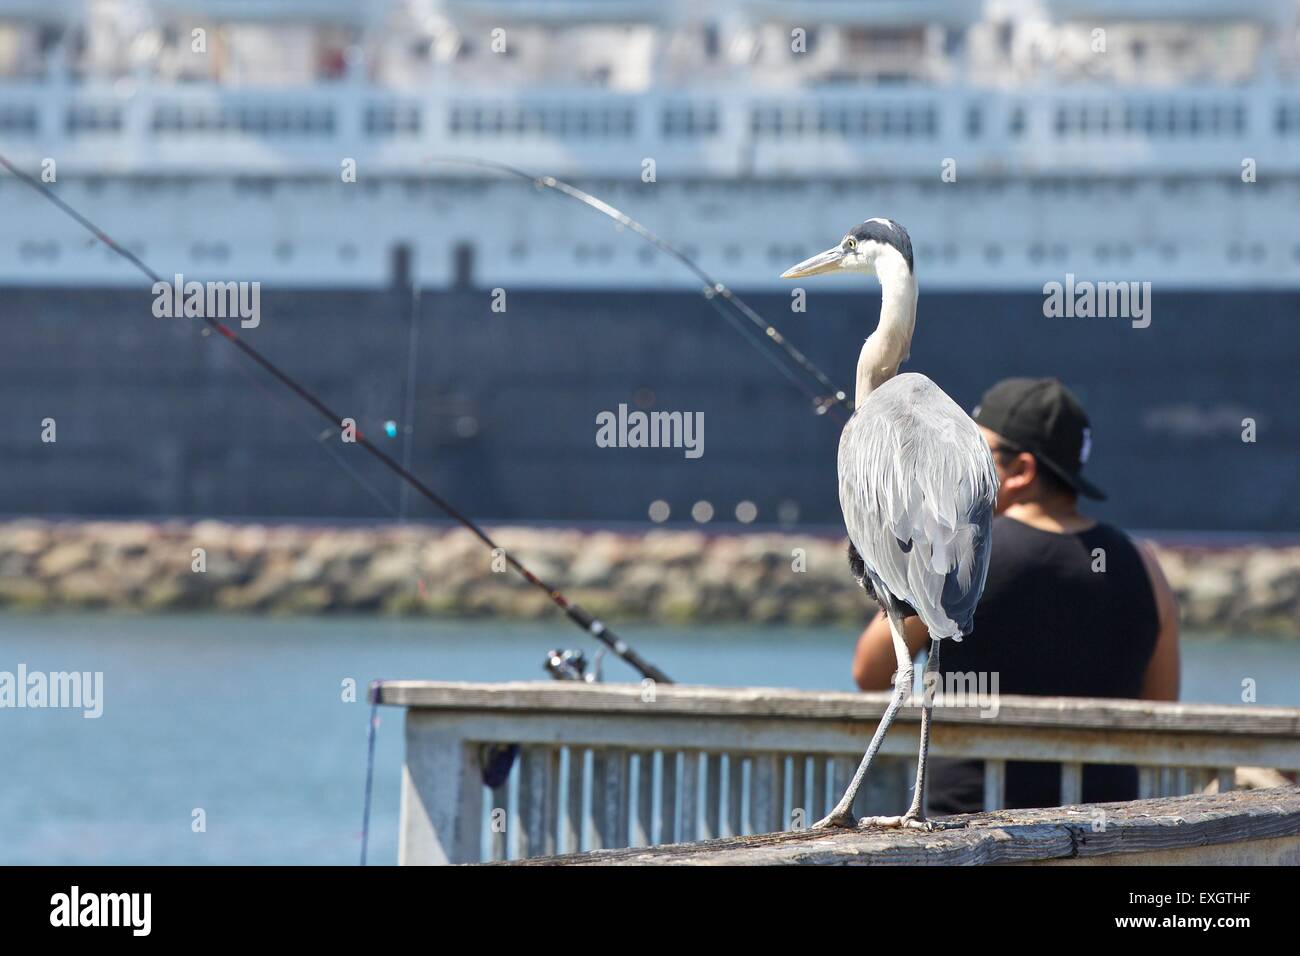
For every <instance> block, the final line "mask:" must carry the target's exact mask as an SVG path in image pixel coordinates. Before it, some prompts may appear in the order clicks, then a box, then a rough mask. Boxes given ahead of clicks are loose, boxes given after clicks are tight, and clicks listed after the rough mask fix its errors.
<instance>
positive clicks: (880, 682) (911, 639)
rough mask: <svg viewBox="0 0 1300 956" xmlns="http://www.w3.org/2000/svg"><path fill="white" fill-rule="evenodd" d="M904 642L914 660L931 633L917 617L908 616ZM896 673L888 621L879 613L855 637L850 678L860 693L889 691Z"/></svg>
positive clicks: (882, 613)
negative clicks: (856, 645)
mask: <svg viewBox="0 0 1300 956" xmlns="http://www.w3.org/2000/svg"><path fill="white" fill-rule="evenodd" d="M903 639H904V640H905V641H906V642H907V649H908V650H909V651H910V652H911V654H912V656H913V657H916V655H917V654H918V653H920V651H921V648H923V647H925V646H926V643H927V642H928V641H929V640H930V632H929V631H927V630H926V628H925V625H924V624H922V623H921V619H920V618H919V617H909V618H908V619H907V620H906V621H905V622H904V623H903ZM896 670H898V658H897V656H896V655H895V654H894V639H893V637H891V636H890V633H889V618H887V617H885V612H884V611H881V612H879V613H878V614H876V618H875V620H873V621H872V622H871V623H870V624H868V625H867V629H866V630H865V631H863V632H862V636H861V637H859V638H858V647H857V650H856V651H854V654H853V679H854V680H855V681H856V682H857V685H858V687H860V688H862V689H863V690H889V682H890V680H891V679H892V678H893V676H894V671H896Z"/></svg>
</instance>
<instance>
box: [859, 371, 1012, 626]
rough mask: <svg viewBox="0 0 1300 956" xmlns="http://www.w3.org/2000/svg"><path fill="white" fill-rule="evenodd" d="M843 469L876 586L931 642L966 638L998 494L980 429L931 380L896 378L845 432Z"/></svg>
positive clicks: (979, 588) (979, 589) (985, 562)
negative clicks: (914, 618) (902, 605)
mask: <svg viewBox="0 0 1300 956" xmlns="http://www.w3.org/2000/svg"><path fill="white" fill-rule="evenodd" d="M839 471H840V507H841V509H842V510H843V512H844V523H845V526H846V527H847V528H848V532H849V539H850V540H851V541H852V542H853V546H854V547H855V548H857V550H858V554H859V555H861V557H862V560H863V563H864V564H865V565H866V567H867V570H868V572H869V573H870V574H871V576H872V579H873V584H880V585H883V586H884V588H885V589H886V590H888V592H889V593H890V594H892V595H893V596H894V597H896V598H898V599H900V600H902V601H906V602H907V603H908V604H910V605H911V606H912V607H913V608H914V609H915V610H916V612H917V614H918V615H919V616H920V618H921V620H922V621H923V622H924V623H925V625H926V627H927V628H928V629H929V631H930V635H931V636H932V637H936V638H938V637H958V636H960V635H962V634H965V633H969V632H970V629H971V626H972V619H973V617H974V614H975V605H976V604H977V603H978V602H979V598H980V594H981V593H982V592H983V590H984V579H985V576H986V574H987V573H988V558H989V547H988V545H989V534H990V531H991V528H992V521H993V504H994V501H995V500H996V496H997V486H998V479H997V472H996V471H995V470H994V467H993V458H992V456H991V455H990V453H989V449H988V445H987V443H986V442H985V441H984V438H983V436H982V435H981V434H980V432H979V429H978V428H977V427H976V425H975V423H974V422H973V421H971V419H970V417H969V416H968V415H967V414H966V413H965V412H963V411H962V410H961V408H960V407H959V406H958V405H957V403H956V402H954V401H953V400H952V399H950V398H949V397H948V396H947V395H945V394H944V393H943V391H942V390H941V389H940V388H939V387H938V386H937V385H935V384H934V383H933V382H931V381H930V380H929V379H927V378H925V377H924V376H921V375H914V374H909V375H901V376H898V377H897V378H895V379H892V380H890V381H889V382H887V383H886V384H885V385H882V386H881V387H880V388H878V389H876V390H875V391H874V392H872V394H871V396H870V397H869V398H868V400H867V401H866V402H864V403H863V406H862V408H860V409H859V410H858V411H857V412H856V413H855V414H854V416H853V418H852V419H851V420H850V421H849V424H848V425H847V426H845V429H844V433H843V434H842V435H841V437H840V450H839Z"/></svg>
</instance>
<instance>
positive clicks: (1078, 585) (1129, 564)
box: [929, 516, 1160, 813]
mask: <svg viewBox="0 0 1300 956" xmlns="http://www.w3.org/2000/svg"><path fill="white" fill-rule="evenodd" d="M1103 569H1104V570H1103ZM1159 628H1160V620H1159V614H1158V611H1157V608H1156V600H1155V596H1154V592H1153V590H1152V585H1151V580H1150V577H1149V575H1148V574H1147V571H1146V568H1145V567H1144V565H1143V562H1142V557H1141V555H1140V554H1139V552H1138V550H1137V547H1136V546H1135V545H1134V544H1133V543H1132V542H1131V541H1130V540H1129V538H1128V537H1127V536H1126V535H1125V534H1124V533H1123V532H1122V531H1120V530H1118V529H1117V528H1113V527H1111V526H1110V525H1105V524H1096V525H1094V526H1093V527H1091V528H1089V529H1087V530H1086V531H1079V532H1075V533H1056V532H1052V531H1043V530H1040V529H1038V528H1033V527H1031V526H1029V525H1027V524H1024V523H1023V522H1020V521H1016V520H1014V519H1012V518H1008V517H1006V516H1000V517H998V518H996V519H995V520H994V523H993V554H992V559H991V561H990V564H989V574H988V583H987V585H986V586H985V589H984V595H983V597H982V598H981V599H980V604H979V607H978V608H977V610H976V612H975V631H974V633H973V634H971V635H970V636H969V637H967V638H966V639H965V640H963V641H961V642H960V643H953V642H945V643H944V645H943V655H942V658H941V664H942V671H943V673H944V674H949V673H954V672H959V673H971V672H975V673H980V672H983V673H986V674H992V673H996V674H997V675H998V685H997V686H998V691H999V692H1000V693H1003V694H1037V695H1046V696H1068V697H1139V696H1140V695H1141V690H1142V679H1143V674H1144V673H1145V671H1146V667H1147V664H1148V662H1149V661H1150V660H1151V655H1152V651H1153V650H1154V648H1155V643H1156V636H1157V633H1158V631H1159ZM931 781H932V782H931V787H930V795H929V804H930V807H931V808H932V809H933V810H934V811H935V812H938V813H960V812H965V811H969V810H975V809H981V808H982V787H983V768H982V764H981V763H980V762H979V761H944V762H943V763H942V764H940V763H939V762H938V761H936V762H935V765H934V769H933V776H932V778H931ZM1083 789H1084V793H1083V797H1084V800H1085V802H1096V801H1103V800H1129V799H1133V798H1134V797H1136V795H1137V794H1136V789H1137V773H1136V770H1135V769H1134V768H1132V767H1114V768H1112V767H1089V768H1086V770H1085V773H1084V780H1083ZM1059 794H1060V765H1059V764H1029V763H1009V764H1008V765H1007V781H1006V805H1007V806H1008V807H1028V806H1054V805H1056V804H1057V803H1059Z"/></svg>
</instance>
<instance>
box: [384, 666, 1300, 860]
mask: <svg viewBox="0 0 1300 956" xmlns="http://www.w3.org/2000/svg"><path fill="white" fill-rule="evenodd" d="M378 694H379V700H380V702H381V703H383V704H389V705H397V706H403V707H406V708H407V717H406V761H405V766H404V768H403V786H402V808H401V834H400V841H399V862H400V863H403V864H440V863H467V862H480V861H492V860H507V859H524V858H530V857H539V856H548V855H551V854H556V853H577V852H584V851H589V850H598V849H609V848H618V847H644V846H650V845H655V844H664V843H684V842H690V841H696V840H710V839H716V838H721V837H739V836H744V835H749V834H764V833H772V832H775V831H782V830H798V829H801V828H803V827H804V826H806V825H807V824H808V823H810V822H813V821H814V820H816V819H817V818H818V817H820V816H821V815H823V814H824V813H825V812H827V810H828V809H829V807H830V803H831V802H833V800H834V799H835V798H836V797H837V796H838V795H839V792H840V790H841V788H843V787H844V786H845V784H846V782H847V780H848V777H849V775H850V774H851V773H852V771H853V769H854V768H855V767H856V765H857V761H858V760H859V759H860V757H861V754H862V750H863V748H864V747H865V745H866V741H867V739H868V738H869V736H870V734H871V732H872V730H873V729H874V728H875V725H876V722H877V721H878V720H879V718H880V715H881V714H882V713H883V711H884V708H885V705H886V703H887V700H888V694H885V693H877V694H849V693H820V692H809V691H791V690H776V689H765V688H743V689H731V688H716V687H690V686H683V685H670V686H655V685H650V684H647V685H645V686H641V685H635V684H594V685H592V684H579V683H569V682H554V681H552V682H538V683H509V684H464V683H438V682H428V681H388V682H385V683H383V684H382V685H381V686H380V688H379V691H378ZM965 703H966V706H955V701H953V702H950V703H949V704H948V705H945V703H944V701H943V700H942V699H940V700H939V701H938V702H937V704H936V709H935V722H934V728H933V733H932V737H931V753H932V754H934V755H935V756H938V757H967V758H975V759H982V760H984V761H985V762H986V763H985V766H986V780H985V804H986V807H987V808H988V809H990V810H995V809H998V808H999V804H1000V800H1001V793H1002V781H1003V773H1004V771H1005V764H1006V761H1007V760H1042V761H1050V762H1060V763H1061V764H1062V771H1061V779H1062V790H1061V793H1062V803H1063V804H1067V805H1068V804H1075V803H1078V801H1079V796H1080V782H1081V779H1082V767H1083V766H1084V765H1085V764H1092V763H1111V764H1113V763H1128V764H1136V765H1137V766H1138V767H1139V773H1140V780H1141V789H1142V793H1141V796H1143V797H1168V796H1177V795H1180V794H1188V793H1195V792H1199V791H1201V790H1203V789H1204V788H1205V787H1206V785H1207V784H1209V783H1210V782H1211V781H1213V780H1216V779H1217V780H1218V782H1219V788H1220V789H1221V790H1226V789H1229V788H1230V787H1231V785H1232V780H1233V772H1234V769H1235V768H1237V767H1243V766H1250V767H1272V768H1277V769H1279V770H1284V771H1293V770H1296V769H1300V709H1294V708H1277V707H1255V706H1219V705H1205V704H1167V703H1154V702H1147V701H1121V700H1099V699H1090V698H1038V697H1012V696H1002V697H998V698H994V699H989V698H973V699H971V700H969V701H966V702H965ZM919 722H920V708H919V707H917V706H914V705H909V706H908V707H905V708H904V709H903V711H902V712H901V714H900V715H899V718H898V720H897V721H896V722H895V724H894V729H893V730H892V731H891V732H890V734H889V736H888V737H887V738H886V739H885V743H884V746H883V748H882V750H881V754H880V757H879V758H878V763H877V764H876V765H875V766H874V767H873V771H872V774H871V775H870V776H869V777H868V781H869V786H867V787H865V788H864V792H863V795H862V798H861V800H860V802H859V804H858V806H857V807H856V808H855V810H856V811H857V812H858V813H864V814H866V813H898V812H900V811H901V809H902V808H904V807H905V806H906V804H907V802H908V800H909V799H910V796H909V793H908V787H909V786H910V782H911V779H912V773H913V772H914V766H915V765H914V760H915V752H916V744H917V736H918V733H919ZM505 748H510V749H511V751H512V752H513V753H514V754H515V758H514V759H513V761H509V759H508V758H506V759H501V757H500V756H498V759H497V760H496V761H495V763H496V764H497V765H498V766H501V765H509V766H510V772H509V775H508V776H506V777H505V778H504V779H503V780H501V781H500V782H498V783H497V785H496V786H495V787H494V788H492V789H489V788H488V787H486V786H485V785H484V781H483V770H484V766H485V764H490V763H493V760H492V756H493V754H497V755H500V754H501V752H502V750H503V749H505ZM1112 806H1113V805H1112ZM1083 812H1084V813H1085V814H1089V813H1091V814H1092V815H1093V816H1098V817H1099V819H1098V820H1097V821H1090V824H1091V825H1092V826H1097V825H1100V826H1102V827H1105V826H1106V814H1107V813H1108V811H1107V810H1105V809H1104V808H1095V809H1088V808H1086V807H1085V808H1083Z"/></svg>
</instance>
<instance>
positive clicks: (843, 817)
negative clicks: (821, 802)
mask: <svg viewBox="0 0 1300 956" xmlns="http://www.w3.org/2000/svg"><path fill="white" fill-rule="evenodd" d="M855 826H857V823H856V821H855V820H854V819H853V813H852V812H851V811H849V810H841V811H839V812H838V813H832V814H831V815H830V816H828V817H825V818H823V819H821V820H818V821H817V822H816V823H814V824H813V825H812V826H811V827H809V829H810V830H852V829H853V828H854V827H855Z"/></svg>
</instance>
